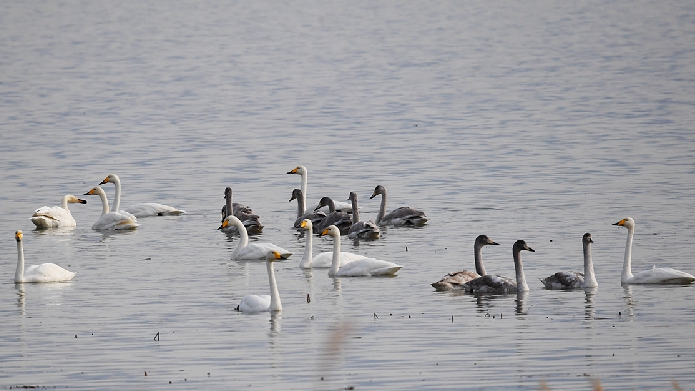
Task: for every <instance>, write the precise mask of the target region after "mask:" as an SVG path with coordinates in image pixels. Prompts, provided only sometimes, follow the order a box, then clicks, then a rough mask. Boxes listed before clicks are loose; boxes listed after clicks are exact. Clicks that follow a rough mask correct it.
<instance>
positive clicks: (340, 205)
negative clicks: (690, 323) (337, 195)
mask: <svg viewBox="0 0 695 391" xmlns="http://www.w3.org/2000/svg"><path fill="white" fill-rule="evenodd" d="M287 173H288V174H297V175H300V176H301V177H302V188H301V190H302V199H303V201H304V205H306V194H307V192H306V191H307V190H306V189H307V180H308V179H307V178H308V176H309V171H307V169H306V167H304V166H297V167H295V168H293V169H292V170H290V171H288V172H287ZM334 206H335V210H338V211H341V212H346V213H350V211H351V210H352V205H351V204H348V203H347V202H335V203H334ZM317 209H324V210H323V212H328V211H327V210H325V209H328V205H324V206H321V207H320V208H317ZM300 224H301V223H300Z"/></svg>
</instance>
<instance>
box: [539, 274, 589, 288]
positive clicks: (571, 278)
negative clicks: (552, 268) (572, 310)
mask: <svg viewBox="0 0 695 391" xmlns="http://www.w3.org/2000/svg"><path fill="white" fill-rule="evenodd" d="M541 282H542V283H543V285H544V286H545V289H576V288H583V287H584V273H580V272H557V273H555V274H553V275H550V276H548V277H546V278H542V279H541Z"/></svg>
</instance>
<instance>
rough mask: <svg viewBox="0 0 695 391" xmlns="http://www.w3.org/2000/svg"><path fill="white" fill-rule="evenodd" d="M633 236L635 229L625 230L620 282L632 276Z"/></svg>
mask: <svg viewBox="0 0 695 391" xmlns="http://www.w3.org/2000/svg"><path fill="white" fill-rule="evenodd" d="M634 235H635V227H629V228H628V229H627V241H626V242H625V259H624V260H623V273H622V275H621V276H620V280H621V282H625V281H627V280H629V279H631V278H632V277H633V276H632V239H633V237H634Z"/></svg>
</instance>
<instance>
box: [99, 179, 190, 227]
mask: <svg viewBox="0 0 695 391" xmlns="http://www.w3.org/2000/svg"><path fill="white" fill-rule="evenodd" d="M105 183H113V184H114V185H116V196H115V198H114V201H113V210H114V211H119V210H120V207H121V179H120V178H119V177H118V175H116V174H109V176H107V177H106V179H104V180H103V181H101V183H100V185H103V184H105ZM124 210H125V211H126V212H128V213H130V214H132V215H134V216H135V217H147V216H172V215H173V216H175V215H180V214H184V213H186V211H185V210H181V209H176V208H174V207H172V206H168V205H162V204H158V203H156V202H145V203H140V204H135V205H131V206H129V207H128V208H126V209H124Z"/></svg>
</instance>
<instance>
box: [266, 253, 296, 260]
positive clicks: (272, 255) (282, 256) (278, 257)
mask: <svg viewBox="0 0 695 391" xmlns="http://www.w3.org/2000/svg"><path fill="white" fill-rule="evenodd" d="M290 255H291V254H289V255H288V254H280V253H279V252H277V251H268V253H267V254H266V255H265V260H266V261H268V262H275V261H284V260H285V259H287V258H289V256H290Z"/></svg>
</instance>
